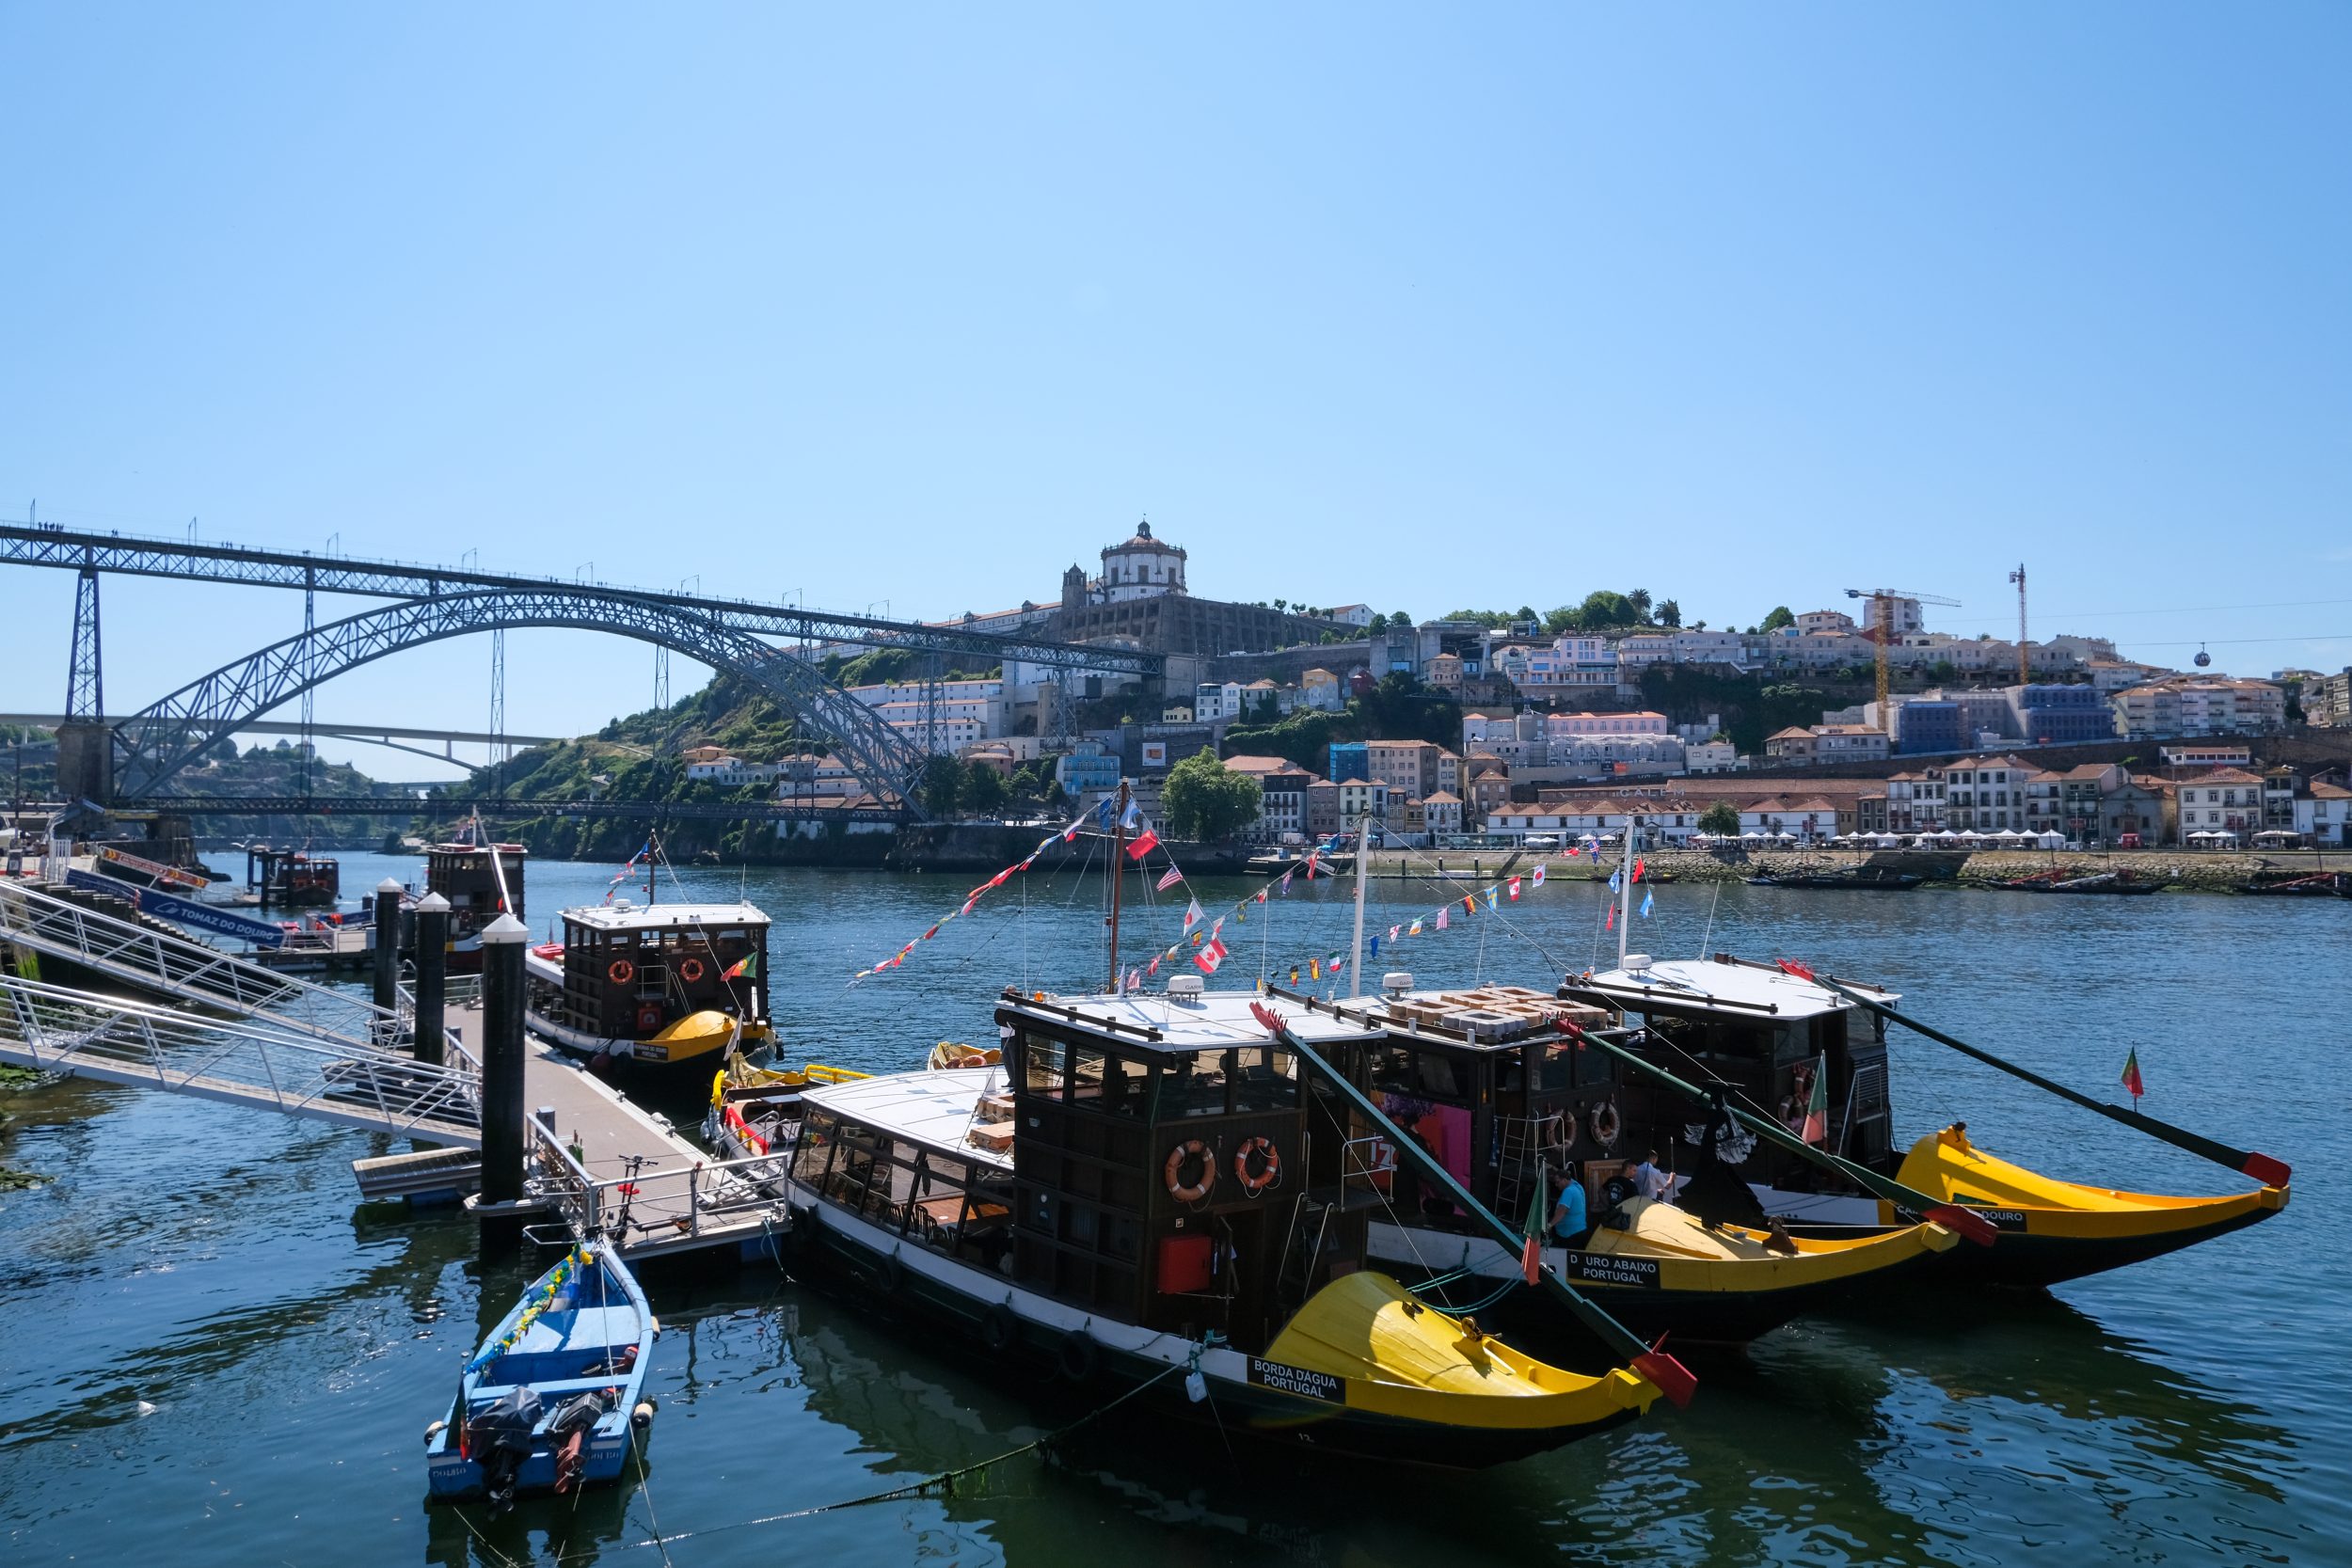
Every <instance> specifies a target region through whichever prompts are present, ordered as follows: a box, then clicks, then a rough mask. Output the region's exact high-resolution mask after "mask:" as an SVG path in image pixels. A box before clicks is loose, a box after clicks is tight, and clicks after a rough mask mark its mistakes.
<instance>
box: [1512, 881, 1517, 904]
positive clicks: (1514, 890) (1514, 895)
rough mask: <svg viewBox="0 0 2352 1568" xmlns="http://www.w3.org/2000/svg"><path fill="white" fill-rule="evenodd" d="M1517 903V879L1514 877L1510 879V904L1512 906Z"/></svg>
mask: <svg viewBox="0 0 2352 1568" xmlns="http://www.w3.org/2000/svg"><path fill="white" fill-rule="evenodd" d="M1518 901H1519V879H1518V878H1517V877H1514V878H1512V879H1511V902H1512V903H1514V904H1516V903H1518Z"/></svg>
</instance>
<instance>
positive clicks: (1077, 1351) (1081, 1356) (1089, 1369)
mask: <svg viewBox="0 0 2352 1568" xmlns="http://www.w3.org/2000/svg"><path fill="white" fill-rule="evenodd" d="M1054 1365H1055V1368H1056V1370H1058V1371H1059V1372H1060V1373H1061V1375H1062V1376H1064V1377H1066V1378H1068V1379H1069V1380H1070V1381H1071V1382H1073V1383H1081V1384H1084V1383H1091V1382H1093V1381H1094V1374H1095V1373H1097V1372H1099V1371H1101V1370H1103V1347H1102V1346H1100V1345H1098V1344H1096V1343H1095V1342H1094V1336H1092V1335H1091V1334H1089V1333H1088V1332H1087V1331H1086V1330H1084V1329H1082V1328H1073V1329H1072V1330H1071V1331H1070V1332H1069V1333H1067V1334H1065V1335H1063V1336H1062V1337H1061V1343H1060V1344H1059V1345H1057V1346H1056V1347H1055V1350H1054Z"/></svg>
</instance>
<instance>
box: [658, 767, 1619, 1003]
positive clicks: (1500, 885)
mask: <svg viewBox="0 0 2352 1568" xmlns="http://www.w3.org/2000/svg"><path fill="white" fill-rule="evenodd" d="M1114 810H1115V802H1114V801H1113V800H1111V799H1110V798H1108V797H1106V798H1104V800H1103V801H1102V803H1101V804H1100V805H1098V806H1096V807H1093V808H1091V809H1089V810H1088V811H1084V812H1081V813H1079V814H1078V815H1077V816H1074V817H1073V818H1071V820H1070V821H1069V823H1068V824H1066V825H1065V826H1064V827H1062V828H1061V829H1060V830H1059V831H1058V832H1051V833H1048V834H1046V835H1045V836H1044V837H1043V838H1041V839H1040V840H1038V843H1037V847H1035V848H1033V849H1031V850H1030V851H1029V852H1028V853H1027V854H1026V855H1025V856H1023V857H1022V858H1021V859H1020V860H1018V861H1015V862H1014V863H1012V864H1010V865H1009V866H1007V867H1005V868H1004V869H1003V870H1002V871H999V872H997V873H996V874H995V875H994V876H993V877H991V878H989V879H988V880H986V881H984V882H982V883H980V884H979V885H978V886H977V887H975V888H973V889H972V890H971V891H970V892H969V893H967V894H965V895H964V896H963V901H962V902H961V904H959V905H958V906H957V907H956V908H955V909H953V910H950V911H947V912H946V914H943V915H941V916H940V917H939V918H938V919H937V920H934V921H933V922H931V924H930V927H928V928H926V929H925V930H924V932H923V933H922V935H920V936H918V937H915V938H914V939H913V940H912V941H910V942H906V943H905V944H903V945H902V946H900V947H899V949H898V951H897V952H895V953H893V954H891V955H890V956H889V957H888V958H883V959H882V960H881V961H880V962H878V963H875V964H872V965H869V966H868V967H866V968H865V969H861V970H859V971H858V972H857V973H856V974H852V975H850V984H851V985H855V984H856V983H857V982H858V981H860V980H863V979H866V977H867V976H869V975H874V974H881V973H882V972H883V971H884V970H890V969H896V968H898V966H899V965H900V964H902V963H904V962H906V960H907V959H908V958H910V957H911V956H913V954H914V950H915V949H916V948H918V947H920V946H922V945H923V944H924V943H925V942H930V941H932V940H933V939H934V938H936V937H937V936H938V935H939V933H940V932H941V931H943V930H945V929H946V927H948V926H949V925H951V924H953V923H954V922H955V921H958V920H961V919H962V918H963V917H964V916H966V915H968V914H970V913H972V911H974V910H976V909H977V908H978V907H979V903H980V900H981V899H983V898H985V897H987V896H988V895H990V894H991V893H993V892H994V891H995V890H996V889H998V888H1000V887H1002V886H1004V885H1005V884H1006V883H1007V882H1009V881H1010V880H1011V879H1013V878H1015V877H1017V876H1019V875H1020V874H1021V873H1023V872H1025V871H1026V870H1028V869H1029V868H1030V867H1031V866H1033V865H1035V864H1036V863H1037V861H1038V857H1039V856H1041V855H1042V854H1044V853H1045V851H1046V850H1048V849H1050V848H1052V847H1054V844H1055V842H1056V841H1057V840H1058V841H1060V842H1062V843H1064V844H1067V843H1070V842H1071V841H1073V840H1074V839H1075V838H1076V837H1077V836H1078V834H1079V833H1080V832H1084V831H1085V830H1086V828H1087V825H1088V823H1089V822H1090V821H1091V822H1095V823H1097V824H1098V825H1099V831H1101V832H1109V831H1110V829H1111V825H1112V821H1113V817H1114ZM1118 822H1119V825H1120V830H1121V831H1127V830H1139V831H1136V834H1135V836H1134V837H1133V838H1131V839H1129V840H1128V841H1127V844H1126V856H1127V858H1128V859H1129V860H1131V861H1133V862H1135V863H1136V868H1137V869H1138V870H1141V869H1144V862H1145V861H1146V860H1147V859H1148V858H1149V857H1150V855H1151V853H1152V850H1154V849H1160V851H1161V853H1162V854H1163V855H1165V856H1166V857H1167V860H1168V869H1167V870H1165V871H1163V872H1162V873H1161V874H1160V876H1159V878H1158V879H1157V880H1156V881H1155V882H1154V883H1153V887H1154V888H1155V889H1156V890H1157V891H1159V892H1163V893H1165V892H1167V891H1168V889H1169V888H1172V887H1176V886H1179V885H1183V886H1184V887H1185V888H1186V890H1187V893H1188V894H1189V891H1190V884H1189V882H1188V881H1187V879H1186V878H1185V876H1184V870H1183V868H1182V867H1181V866H1179V865H1178V864H1177V863H1176V858H1175V856H1174V855H1172V854H1169V853H1168V851H1167V850H1166V849H1165V848H1163V847H1162V846H1161V843H1160V835H1159V831H1158V829H1157V828H1155V827H1153V826H1152V825H1151V824H1150V823H1147V822H1145V821H1144V820H1143V817H1142V813H1141V811H1140V810H1139V808H1138V807H1137V806H1136V802H1134V801H1133V800H1130V801H1128V802H1127V807H1126V810H1125V812H1124V814H1123V815H1120V816H1118ZM1337 842H1338V835H1336V834H1334V835H1332V836H1331V837H1328V838H1326V839H1324V840H1323V841H1322V842H1321V843H1319V844H1317V845H1315V846H1314V847H1312V848H1311V849H1310V850H1309V851H1308V853H1307V858H1306V859H1305V860H1304V861H1302V862H1301V863H1299V864H1297V865H1295V866H1292V867H1291V868H1289V869H1288V870H1286V871H1284V872H1283V873H1282V874H1281V875H1280V876H1279V877H1277V878H1272V879H1268V881H1267V882H1266V883H1265V885H1263V886H1262V887H1260V888H1259V889H1258V890H1257V891H1256V892H1254V893H1251V894H1248V895H1244V896H1243V897H1241V898H1240V899H1238V900H1236V901H1235V902H1234V904H1233V905H1232V908H1230V909H1228V910H1227V911H1225V912H1224V913H1222V914H1220V915H1218V916H1217V917H1216V919H1215V920H1214V921H1212V920H1210V918H1209V916H1208V914H1207V912H1206V911H1203V910H1202V909H1201V908H1200V899H1199V898H1198V897H1197V896H1188V897H1187V899H1186V901H1185V908H1184V931H1183V933H1182V934H1181V935H1180V936H1179V937H1178V938H1177V940H1176V941H1175V942H1173V943H1171V944H1170V945H1169V946H1168V947H1167V948H1166V949H1165V950H1163V951H1161V952H1159V953H1156V954H1154V955H1153V956H1152V959H1151V961H1150V962H1149V963H1147V964H1144V965H1141V966H1138V967H1136V968H1131V969H1129V970H1128V972H1127V974H1126V975H1125V976H1124V981H1123V984H1124V988H1125V989H1126V990H1130V991H1133V990H1141V989H1142V985H1143V982H1144V981H1145V980H1147V979H1149V978H1151V977H1152V976H1153V975H1156V974H1158V973H1159V971H1160V968H1161V966H1162V965H1163V964H1173V963H1175V962H1176V961H1177V959H1178V958H1182V957H1184V950H1185V947H1186V946H1187V945H1190V946H1191V948H1192V949H1193V952H1192V954H1191V959H1192V962H1193V965H1194V967H1196V968H1198V969H1199V970H1200V972H1201V973H1202V974H1216V971H1217V968H1218V966H1219V965H1221V964H1222V963H1223V962H1224V961H1225V959H1226V958H1229V957H1230V956H1231V952H1232V950H1231V949H1230V948H1228V947H1227V946H1226V944H1225V942H1224V930H1225V923H1226V922H1227V921H1229V920H1230V921H1232V922H1233V923H1234V924H1235V925H1247V924H1248V918H1249V917H1248V911H1249V909H1250V907H1251V906H1252V905H1260V906H1263V905H1264V904H1265V903H1266V902H1267V900H1268V899H1269V898H1273V897H1282V898H1287V897H1289V896H1290V890H1291V882H1292V880H1293V879H1295V877H1297V875H1298V874H1299V873H1300V872H1301V871H1304V872H1305V873H1306V877H1307V880H1309V881H1313V880H1314V879H1315V878H1316V876H1317V875H1318V874H1320V875H1322V876H1324V877H1335V876H1338V875H1339V874H1340V873H1339V872H1338V871H1337V870H1336V869H1335V868H1334V867H1333V866H1332V865H1331V864H1330V863H1329V862H1328V861H1327V859H1326V858H1325V857H1326V856H1327V854H1328V853H1329V852H1330V851H1331V850H1332V848H1333V847H1335V846H1336V844H1337ZM1588 849H1589V850H1593V851H1594V852H1597V849H1598V844H1597V840H1594V839H1591V838H1589V837H1588V838H1587V839H1586V841H1585V842H1584V844H1582V845H1581V846H1570V847H1569V849H1568V854H1569V855H1570V856H1571V857H1573V856H1576V855H1578V854H1580V853H1582V852H1584V851H1585V850H1588ZM1645 869H1646V868H1645V864H1644V863H1643V862H1642V861H1641V860H1639V859H1636V860H1635V861H1634V863H1633V865H1632V868H1631V876H1632V879H1633V880H1634V881H1635V882H1637V883H1638V882H1640V881H1641V880H1642V879H1643V875H1644V872H1645ZM1545 871H1546V866H1545V864H1544V863H1541V862H1538V863H1536V864H1535V865H1534V867H1533V868H1532V869H1530V870H1529V871H1526V872H1523V873H1519V874H1517V875H1514V876H1510V877H1503V878H1498V879H1496V880H1495V881H1493V882H1491V883H1489V884H1488V885H1487V886H1486V887H1484V888H1480V889H1477V890H1475V891H1473V892H1470V893H1466V894H1464V895H1461V896H1460V897H1458V898H1456V897H1449V898H1447V899H1446V901H1445V902H1444V903H1442V904H1439V905H1438V906H1436V907H1435V908H1434V909H1431V910H1428V911H1423V912H1422V913H1421V914H1417V915H1415V916H1413V917H1412V918H1411V919H1410V920H1409V921H1406V920H1400V921H1398V922H1396V923H1394V924H1392V925H1391V926H1390V927H1389V929H1388V932H1387V934H1386V937H1385V938H1384V937H1383V936H1382V935H1381V934H1380V933H1378V932H1375V933H1374V934H1373V935H1372V936H1371V937H1370V938H1369V939H1368V941H1367V942H1366V946H1367V949H1368V953H1367V956H1368V957H1370V958H1378V957H1379V955H1380V948H1381V944H1382V942H1383V941H1384V940H1385V942H1387V943H1388V944H1389V945H1390V946H1391V947H1393V946H1395V945H1396V944H1397V943H1398V942H1405V941H1408V940H1410V939H1412V938H1414V937H1419V936H1422V935H1423V934H1424V933H1427V932H1430V931H1442V930H1446V929H1448V928H1449V927H1451V926H1452V925H1453V921H1454V909H1455V907H1456V906H1457V905H1458V906H1459V907H1460V909H1461V911H1462V914H1463V917H1464V918H1465V919H1468V918H1470V917H1471V916H1474V915H1476V914H1477V913H1478V912H1479V910H1480V908H1481V906H1482V903H1483V906H1484V908H1485V909H1486V911H1489V912H1492V911H1497V910H1499V909H1500V908H1501V907H1502V903H1503V902H1504V901H1505V900H1506V899H1507V900H1508V901H1509V902H1511V903H1514V904H1516V903H1518V901H1519V895H1520V893H1521V890H1522V889H1523V888H1524V887H1526V886H1529V885H1533V886H1534V887H1541V886H1543V885H1544V878H1545ZM624 874H625V875H626V872H624ZM1626 875H1627V873H1626V872H1625V871H1624V870H1622V869H1620V870H1616V871H1612V872H1611V873H1610V874H1609V890H1610V892H1612V893H1615V892H1617V891H1619V888H1620V886H1621V879H1623V878H1624V877H1625V876H1626ZM1642 892H1643V895H1642V907H1641V909H1640V911H1639V914H1640V915H1641V917H1643V918H1645V919H1646V918H1647V917H1648V915H1649V913H1650V910H1651V908H1652V906H1653V904H1654V902H1655V895H1654V894H1653V893H1652V892H1651V891H1650V889H1649V888H1646V887H1645V888H1644V889H1643V890H1642ZM1616 920H1617V907H1616V903H1615V901H1614V900H1612V901H1611V903H1610V906H1609V927H1610V928H1611V929H1614V928H1615V926H1616ZM1346 966H1347V956H1346V955H1345V954H1344V953H1334V954H1332V955H1331V956H1330V957H1329V958H1322V957H1320V956H1317V957H1312V958H1309V959H1308V960H1307V961H1306V965H1305V969H1306V973H1307V977H1308V978H1309V979H1311V980H1322V979H1325V978H1327V977H1336V976H1338V975H1339V974H1342V973H1343V971H1344V970H1345V968H1346ZM1299 969H1300V966H1299V965H1297V964H1293V965H1291V966H1290V977H1291V983H1292V984H1294V985H1295V984H1297V983H1298V979H1299Z"/></svg>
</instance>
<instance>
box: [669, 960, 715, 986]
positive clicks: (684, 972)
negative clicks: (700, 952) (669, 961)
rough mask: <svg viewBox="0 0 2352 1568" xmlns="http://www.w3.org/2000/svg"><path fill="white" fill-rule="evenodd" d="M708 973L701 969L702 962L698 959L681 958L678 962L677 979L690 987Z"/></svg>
mask: <svg viewBox="0 0 2352 1568" xmlns="http://www.w3.org/2000/svg"><path fill="white" fill-rule="evenodd" d="M709 973H710V971H708V970H707V969H705V968H704V967H703V961H702V960H701V959H700V958H683V959H680V960H679V962H678V966H677V977H678V978H679V979H681V980H683V981H685V982H686V983H687V984H688V985H690V986H691V985H694V984H696V983H697V982H699V981H700V980H701V979H702V977H703V976H704V975H706V974H709Z"/></svg>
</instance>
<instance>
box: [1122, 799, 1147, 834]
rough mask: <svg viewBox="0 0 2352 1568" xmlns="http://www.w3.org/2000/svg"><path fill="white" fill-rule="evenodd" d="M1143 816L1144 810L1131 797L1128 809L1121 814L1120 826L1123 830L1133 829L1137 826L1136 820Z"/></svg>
mask: <svg viewBox="0 0 2352 1568" xmlns="http://www.w3.org/2000/svg"><path fill="white" fill-rule="evenodd" d="M1142 815H1143V808H1142V807H1141V806H1139V805H1137V804H1136V799H1135V797H1134V796H1132V795H1131V796H1129V797H1128V798H1127V809H1126V810H1125V811H1123V812H1121V813H1120V816H1119V825H1120V827H1122V828H1132V827H1134V826H1135V825H1136V818H1137V817H1138V816H1142Z"/></svg>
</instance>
